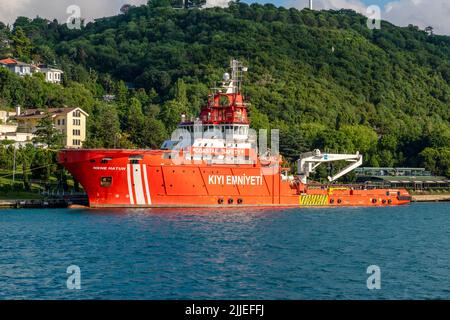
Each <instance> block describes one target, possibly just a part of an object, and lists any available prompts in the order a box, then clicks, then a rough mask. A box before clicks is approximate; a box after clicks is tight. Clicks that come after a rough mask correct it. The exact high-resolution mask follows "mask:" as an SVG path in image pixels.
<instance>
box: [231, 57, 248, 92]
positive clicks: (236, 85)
mask: <svg viewBox="0 0 450 320" xmlns="http://www.w3.org/2000/svg"><path fill="white" fill-rule="evenodd" d="M230 65H231V83H230V87H231V89H232V91H233V92H232V93H238V92H241V89H242V81H243V79H244V72H247V70H248V68H247V67H244V66H243V65H242V63H241V62H240V61H239V60H236V59H232V60H231V62H230Z"/></svg>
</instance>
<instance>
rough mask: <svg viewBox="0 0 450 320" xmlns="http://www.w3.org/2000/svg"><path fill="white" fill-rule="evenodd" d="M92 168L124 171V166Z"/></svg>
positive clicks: (95, 168)
mask: <svg viewBox="0 0 450 320" xmlns="http://www.w3.org/2000/svg"><path fill="white" fill-rule="evenodd" d="M92 169H94V170H109V171H125V170H127V168H126V167H93V168H92Z"/></svg>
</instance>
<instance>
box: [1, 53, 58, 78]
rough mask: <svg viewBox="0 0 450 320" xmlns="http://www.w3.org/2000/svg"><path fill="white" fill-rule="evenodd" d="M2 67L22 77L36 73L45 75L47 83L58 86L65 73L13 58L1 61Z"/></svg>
mask: <svg viewBox="0 0 450 320" xmlns="http://www.w3.org/2000/svg"><path fill="white" fill-rule="evenodd" d="M0 67H4V68H7V69H9V70H10V71H11V72H14V73H15V74H17V75H19V76H21V77H23V76H30V75H32V74H33V73H35V72H40V73H43V74H44V76H45V81H47V82H50V83H57V84H60V83H61V80H62V74H63V73H64V72H63V71H62V70H60V69H57V68H52V67H50V66H46V65H39V66H35V65H32V64H27V63H24V62H20V61H18V60H16V59H12V58H6V59H3V60H0Z"/></svg>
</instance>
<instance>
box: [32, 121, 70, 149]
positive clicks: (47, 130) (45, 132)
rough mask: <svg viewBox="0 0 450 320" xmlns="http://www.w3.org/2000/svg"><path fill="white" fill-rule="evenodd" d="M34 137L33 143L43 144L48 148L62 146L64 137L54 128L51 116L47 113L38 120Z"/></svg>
mask: <svg viewBox="0 0 450 320" xmlns="http://www.w3.org/2000/svg"><path fill="white" fill-rule="evenodd" d="M35 136H36V137H35V138H33V142H34V143H41V144H45V145H47V146H48V147H50V148H60V147H62V146H63V140H64V135H63V134H62V133H61V131H59V130H58V129H56V128H55V125H54V123H53V117H52V114H51V113H49V112H46V113H45V115H44V117H43V118H41V119H40V120H39V122H38V125H37V129H36V131H35Z"/></svg>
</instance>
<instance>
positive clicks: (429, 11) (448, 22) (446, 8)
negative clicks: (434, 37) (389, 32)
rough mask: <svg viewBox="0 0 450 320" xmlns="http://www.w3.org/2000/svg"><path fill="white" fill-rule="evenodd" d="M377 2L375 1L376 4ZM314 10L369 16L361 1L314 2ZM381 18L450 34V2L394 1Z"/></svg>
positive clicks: (294, 2) (296, 2) (297, 2)
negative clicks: (329, 10)
mask: <svg viewBox="0 0 450 320" xmlns="http://www.w3.org/2000/svg"><path fill="white" fill-rule="evenodd" d="M376 2H377V1H375V0H374V1H373V3H374V4H376ZM308 3H309V0H287V2H286V4H287V6H292V7H295V8H299V9H302V8H306V7H308ZM313 3H314V8H315V9H317V10H322V9H339V8H344V9H353V10H355V11H356V12H359V13H361V14H364V15H367V7H368V5H367V4H364V3H363V2H362V1H360V0H314V2H313ZM381 9H382V10H381V18H382V19H383V20H387V21H390V22H392V23H394V24H396V25H399V26H407V25H409V24H413V25H417V26H419V27H420V28H422V29H423V28H425V27H427V26H430V25H431V26H432V27H434V30H435V32H436V33H439V34H450V0H426V1H425V0H393V1H391V2H389V3H387V4H386V6H385V7H384V8H381Z"/></svg>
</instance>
